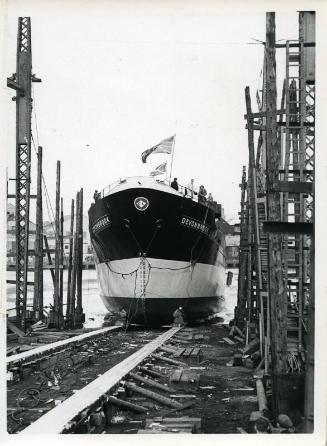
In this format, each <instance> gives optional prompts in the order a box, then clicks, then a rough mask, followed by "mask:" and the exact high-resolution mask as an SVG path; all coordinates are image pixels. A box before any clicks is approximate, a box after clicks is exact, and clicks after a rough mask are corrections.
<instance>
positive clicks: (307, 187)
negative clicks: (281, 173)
mask: <svg viewBox="0 0 327 446" xmlns="http://www.w3.org/2000/svg"><path fill="white" fill-rule="evenodd" d="M278 190H279V192H289V193H301V194H312V193H313V192H314V183H309V182H307V181H279V182H278Z"/></svg>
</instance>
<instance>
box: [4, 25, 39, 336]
mask: <svg viewBox="0 0 327 446" xmlns="http://www.w3.org/2000/svg"><path fill="white" fill-rule="evenodd" d="M32 82H40V80H39V79H37V78H35V76H33V75H32V48H31V21H30V18H29V17H19V19H18V34H17V61H16V73H14V74H13V75H12V76H11V77H10V78H8V79H7V86H8V87H10V88H13V89H14V90H16V96H15V97H14V98H13V100H14V101H15V102H16V195H15V200H16V203H15V204H16V229H15V231H16V315H17V316H16V323H17V325H19V326H20V328H21V329H22V330H23V331H25V318H26V297H27V272H28V237H29V212H30V167H31V115H32V113H31V112H32V97H31V85H32Z"/></svg>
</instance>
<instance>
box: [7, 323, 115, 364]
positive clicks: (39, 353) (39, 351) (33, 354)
mask: <svg viewBox="0 0 327 446" xmlns="http://www.w3.org/2000/svg"><path fill="white" fill-rule="evenodd" d="M119 328H120V327H118V326H113V327H106V328H101V329H100V330H96V331H92V332H90V333H84V334H82V335H78V336H74V337H72V338H69V339H63V340H62V341H57V342H52V343H51V344H47V345H42V346H40V347H37V348H33V349H32V350H29V351H27V352H22V353H18V354H17V355H12V356H8V357H7V358H6V363H7V367H9V368H10V366H13V365H16V364H23V363H24V362H26V361H30V360H34V359H35V360H36V359H41V358H42V357H43V356H44V355H47V354H49V353H54V352H58V351H60V350H61V349H63V348H66V347H69V346H71V345H73V344H76V343H78V342H85V341H88V340H90V339H92V338H95V337H97V336H103V335H104V334H106V333H108V332H110V331H113V330H118V329H119Z"/></svg>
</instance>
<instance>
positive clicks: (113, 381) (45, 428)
mask: <svg viewBox="0 0 327 446" xmlns="http://www.w3.org/2000/svg"><path fill="white" fill-rule="evenodd" d="M178 330H180V327H173V328H171V329H170V330H168V331H167V332H165V333H163V334H162V335H161V336H158V338H156V339H154V340H153V341H152V342H150V343H149V344H147V345H145V346H144V347H143V348H141V349H140V350H138V351H136V352H135V353H133V354H132V355H131V356H129V357H128V358H126V359H125V360H124V361H122V362H120V363H119V364H117V365H115V366H114V367H112V368H111V369H110V370H108V371H107V372H106V373H104V374H103V375H101V376H99V377H98V378H97V379H95V380H94V381H92V382H91V383H90V384H88V385H87V386H85V387H83V388H82V389H81V390H79V391H78V392H76V393H75V394H74V395H72V396H71V397H70V398H68V399H67V400H65V401H63V402H62V403H61V404H60V405H59V406H56V407H54V408H53V409H52V410H50V411H49V412H47V413H46V414H45V415H43V416H42V417H41V418H39V419H38V420H37V421H35V422H34V423H33V424H31V425H30V426H28V427H27V428H25V429H24V430H23V431H21V433H24V434H25V433H31V434H33V433H34V434H39V433H45V434H59V433H61V432H63V431H64V430H65V427H66V426H67V425H68V423H69V422H70V421H71V420H72V419H74V418H75V417H77V416H78V415H79V414H80V413H81V412H82V411H83V410H84V409H85V408H87V407H90V406H91V405H92V404H95V403H96V402H97V401H98V400H99V399H100V398H101V397H102V396H103V395H104V394H105V393H107V392H109V391H110V390H111V389H112V388H113V387H115V386H116V385H117V384H118V383H119V382H120V381H121V379H122V378H123V377H124V376H125V375H127V374H128V373H129V372H130V371H131V370H133V369H134V368H135V367H136V366H137V365H138V364H139V363H140V362H142V361H143V360H144V359H145V358H146V357H147V356H149V354H151V353H152V352H153V351H155V350H156V349H157V348H158V347H159V346H160V345H161V344H163V343H164V342H166V341H167V340H168V339H170V337H171V336H173V335H174V334H175V333H177V331H178Z"/></svg>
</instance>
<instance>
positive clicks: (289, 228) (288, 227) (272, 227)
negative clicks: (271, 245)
mask: <svg viewBox="0 0 327 446" xmlns="http://www.w3.org/2000/svg"><path fill="white" fill-rule="evenodd" d="M263 232H268V233H269V234H306V235H312V234H313V224H312V223H305V222H295V223H292V222H286V221H264V222H263Z"/></svg>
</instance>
